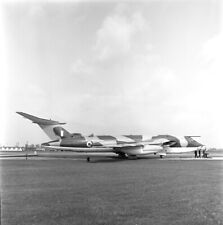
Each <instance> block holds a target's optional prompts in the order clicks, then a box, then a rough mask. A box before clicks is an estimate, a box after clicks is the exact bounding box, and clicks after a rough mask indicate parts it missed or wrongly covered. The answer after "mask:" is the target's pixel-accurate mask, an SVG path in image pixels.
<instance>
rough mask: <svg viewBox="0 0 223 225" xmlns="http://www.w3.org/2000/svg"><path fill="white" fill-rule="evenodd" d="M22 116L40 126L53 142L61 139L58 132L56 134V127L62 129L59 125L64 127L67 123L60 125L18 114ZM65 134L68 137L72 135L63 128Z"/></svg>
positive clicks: (53, 121)
mask: <svg viewBox="0 0 223 225" xmlns="http://www.w3.org/2000/svg"><path fill="white" fill-rule="evenodd" d="M16 113H18V114H19V115H21V116H24V117H25V118H26V119H29V120H31V121H32V122H33V123H36V124H38V125H39V126H40V128H41V129H42V130H43V131H44V132H45V134H46V135H47V136H48V137H49V138H50V139H51V140H56V139H59V138H60V135H58V133H57V132H55V129H54V128H55V127H57V128H58V127H60V126H59V125H64V124H66V123H60V122H58V121H55V120H51V119H50V120H47V119H42V118H39V117H36V116H33V115H30V114H27V113H23V112H16ZM61 129H62V130H63V132H64V133H66V135H68V134H70V133H69V132H68V131H66V130H65V129H64V128H62V127H61Z"/></svg>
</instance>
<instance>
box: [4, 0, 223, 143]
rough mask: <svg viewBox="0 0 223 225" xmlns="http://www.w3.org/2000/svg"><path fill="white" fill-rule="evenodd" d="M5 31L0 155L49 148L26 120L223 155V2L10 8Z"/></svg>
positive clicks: (38, 3) (57, 4)
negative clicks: (185, 142) (183, 142)
mask: <svg viewBox="0 0 223 225" xmlns="http://www.w3.org/2000/svg"><path fill="white" fill-rule="evenodd" d="M0 27H1V28H0V37H1V40H0V42H1V45H0V47H1V49H2V51H1V53H0V59H1V60H0V63H1V71H2V72H1V90H0V91H1V93H0V94H1V98H0V100H1V112H0V113H1V114H0V120H1V121H0V122H1V124H2V128H1V131H0V137H1V139H0V144H1V145H14V144H16V143H19V144H20V145H24V144H25V143H26V142H28V143H34V144H40V143H43V142H46V141H48V138H47V136H46V135H45V134H44V133H43V132H42V131H41V129H40V128H39V127H38V126H37V125H34V124H32V123H31V122H30V121H28V120H25V119H23V118H22V117H21V116H19V115H17V114H16V113H15V112H16V111H22V112H26V113H29V114H33V115H36V116H38V117H42V118H47V119H49V118H51V119H54V120H58V121H61V122H66V123H67V125H66V126H65V128H66V129H67V130H69V131H71V132H81V133H83V134H91V133H94V134H117V135H118V134H148V135H158V134H173V135H201V136H202V139H203V141H204V144H206V145H207V146H212V147H213V146H214V147H216V146H223V143H222V136H223V134H222V125H223V104H222V100H221V96H223V88H222V81H223V78H222V75H223V63H222V62H221V61H222V59H223V43H222V40H223V34H222V28H223V25H222V5H221V2H220V1H217V0H209V1H208V0H204V1H199V0H198V1H187V0H179V1H177V0H168V1H164V0H163V1H162V0H157V1H155V0H151V1H29V2H28V1H9V2H3V3H2V4H1V8H0Z"/></svg>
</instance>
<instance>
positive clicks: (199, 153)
mask: <svg viewBox="0 0 223 225" xmlns="http://www.w3.org/2000/svg"><path fill="white" fill-rule="evenodd" d="M198 155H199V156H198V157H199V158H201V149H199V151H198Z"/></svg>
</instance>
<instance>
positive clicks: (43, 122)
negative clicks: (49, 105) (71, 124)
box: [16, 112, 66, 126]
mask: <svg viewBox="0 0 223 225" xmlns="http://www.w3.org/2000/svg"><path fill="white" fill-rule="evenodd" d="M16 113H18V114H19V115H21V116H24V117H25V118H26V119H29V120H31V121H32V122H33V123H37V124H38V125H44V126H50V125H59V124H60V125H63V124H66V123H60V122H58V121H55V120H51V119H50V120H47V119H42V118H39V117H36V116H32V115H30V114H27V113H24V112H16Z"/></svg>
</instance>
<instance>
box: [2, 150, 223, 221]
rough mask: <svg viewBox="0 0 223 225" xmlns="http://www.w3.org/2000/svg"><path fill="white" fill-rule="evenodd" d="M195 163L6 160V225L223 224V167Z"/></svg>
mask: <svg viewBox="0 0 223 225" xmlns="http://www.w3.org/2000/svg"><path fill="white" fill-rule="evenodd" d="M20 154H21V155H22V153H20ZM23 155H24V154H23ZM219 156H220V154H215V156H213V157H219ZM94 157H95V155H94ZM192 157H193V155H185V156H184V157H183V156H182V157H181V156H180V157H178V158H177V159H176V158H173V157H169V158H168V157H166V158H164V159H160V158H159V157H158V156H150V157H146V158H140V159H139V160H117V159H116V158H114V155H110V156H109V157H108V155H107V156H106V157H101V155H96V157H95V158H93V159H92V162H91V163H86V155H84V156H83V155H81V154H78V155H75V154H73V153H64V152H63V153H57V152H52V153H47V152H45V153H44V152H43V153H38V156H37V157H30V158H29V157H28V159H27V160H26V158H25V157H8V158H7V157H4V159H1V161H0V162H1V181H2V184H1V189H2V192H1V193H2V196H1V197H2V224H3V225H8V224H10V225H11V224H24V225H29V224H38V225H39V224H40V225H45V224H75V225H76V224H77V225H79V224H84V225H85V224H87V225H88V224H89V225H90V224H115V225H116V224H118V225H122V224H124V225H129V224H130V225H133V224H134V225H135V224H138V225H144V224H183V225H188V224H223V218H222V215H223V191H222V190H223V176H222V174H223V161H222V159H221V160H214V159H193V158H192Z"/></svg>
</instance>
